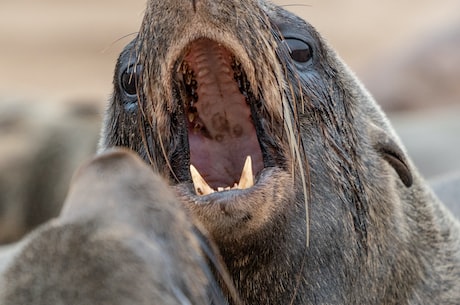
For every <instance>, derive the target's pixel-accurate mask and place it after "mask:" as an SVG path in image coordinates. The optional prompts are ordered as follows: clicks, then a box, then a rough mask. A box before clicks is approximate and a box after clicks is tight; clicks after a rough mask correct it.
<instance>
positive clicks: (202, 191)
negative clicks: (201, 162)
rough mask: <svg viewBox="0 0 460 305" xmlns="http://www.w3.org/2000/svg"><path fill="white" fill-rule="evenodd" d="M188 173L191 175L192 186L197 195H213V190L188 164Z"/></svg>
mask: <svg viewBox="0 0 460 305" xmlns="http://www.w3.org/2000/svg"><path fill="white" fill-rule="evenodd" d="M190 173H191V174H192V181H193V186H194V187H195V192H196V193H197V195H201V196H204V195H208V194H211V193H214V190H213V189H212V188H211V187H210V186H209V185H208V184H207V183H206V181H205V180H204V179H203V177H201V175H200V173H199V172H198V170H197V169H196V168H195V166H193V165H192V164H190Z"/></svg>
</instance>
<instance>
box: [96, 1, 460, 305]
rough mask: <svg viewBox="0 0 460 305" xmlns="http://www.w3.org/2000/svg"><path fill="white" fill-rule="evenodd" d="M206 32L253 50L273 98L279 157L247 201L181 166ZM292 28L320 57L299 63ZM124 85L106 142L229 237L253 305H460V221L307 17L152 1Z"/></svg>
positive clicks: (265, 108)
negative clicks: (131, 91) (191, 68)
mask: <svg viewBox="0 0 460 305" xmlns="http://www.w3.org/2000/svg"><path fill="white" fill-rule="evenodd" d="M192 4H195V7H194V8H193V5H192ZM193 9H195V11H194V10H193ZM248 33H251V34H250V35H249V34H248ZM203 36H204V37H208V38H211V39H214V40H216V41H219V42H221V43H222V44H224V45H225V46H227V47H228V48H229V49H230V50H231V51H232V52H233V53H234V54H235V55H237V56H238V57H239V59H240V61H241V63H242V65H243V67H244V70H245V71H246V73H247V75H248V79H249V80H250V83H251V86H252V91H253V93H254V94H255V95H256V96H257V97H258V99H259V101H260V102H261V106H260V109H259V110H258V111H259V112H258V121H257V122H256V124H258V128H261V129H263V130H264V131H265V136H264V137H265V138H264V139H263V141H262V142H263V145H265V146H264V147H263V148H264V150H266V151H269V152H270V153H272V154H273V155H274V156H275V158H274V160H273V164H270V166H269V169H267V171H265V172H264V173H263V175H262V176H263V177H261V178H260V182H259V183H258V184H257V185H256V186H255V187H253V188H252V189H251V190H248V191H245V196H244V197H243V196H235V197H234V200H230V199H229V198H218V197H216V199H215V200H214V201H212V202H206V199H203V198H200V197H197V196H193V194H192V191H193V188H192V186H191V183H190V174H189V172H188V171H187V170H181V168H184V167H182V165H183V164H184V163H187V161H188V158H189V156H188V151H187V149H186V147H187V146H186V145H187V143H186V142H184V140H183V139H184V136H183V134H181V132H183V128H181V124H184V123H183V120H182V118H183V115H184V113H183V107H181V105H179V104H177V103H174V101H176V100H177V96H175V94H176V93H175V92H174V84H173V82H172V79H171V76H170V75H171V71H175V70H174V69H175V68H177V67H175V60H176V59H177V57H178V56H180V52H181V50H183V48H184V47H185V46H186V45H187V43H188V42H190V41H192V40H193V39H195V38H197V37H203ZM287 36H295V37H297V38H301V39H302V40H304V41H306V42H308V43H309V44H310V46H311V47H312V50H313V58H312V60H311V61H310V62H309V63H308V64H305V65H302V64H298V63H295V62H294V61H292V60H291V58H290V56H289V52H288V50H287V48H286V46H285V45H284V44H283V42H282V41H283V39H284V37H287ZM133 63H137V64H141V65H143V67H144V72H143V75H142V77H141V79H140V82H139V84H138V85H139V87H138V96H137V98H136V99H134V103H135V105H136V106H137V107H136V106H135V107H131V106H132V105H133V104H132V103H133V100H132V99H131V100H130V99H128V98H127V97H126V96H124V95H123V91H122V89H121V87H120V74H121V73H122V71H123V70H124V69H125V68H126V67H127V66H128V65H129V64H133ZM114 85H115V90H114V95H113V98H112V101H111V103H110V105H109V107H108V109H107V114H106V120H105V126H104V129H103V132H102V139H101V150H105V149H107V148H109V147H112V146H126V147H129V148H131V149H133V150H135V151H136V152H138V153H139V155H140V156H141V157H142V158H143V159H144V160H145V161H146V162H148V163H150V165H151V167H152V168H153V170H154V171H155V172H156V173H157V174H158V175H159V176H162V177H163V178H164V179H166V180H167V181H168V182H169V185H170V189H171V190H173V191H174V192H175V196H176V197H175V198H178V200H179V201H180V202H181V204H182V205H183V206H184V208H185V210H186V211H187V213H188V215H189V217H190V218H191V219H192V220H193V221H194V222H197V223H200V224H201V225H203V226H204V227H205V228H206V230H207V231H208V232H209V234H210V236H211V238H212V239H213V241H214V242H215V243H216V244H217V246H218V249H219V251H220V253H221V255H222V257H223V259H224V261H225V264H226V267H227V268H228V271H229V274H230V276H231V277H232V279H233V281H234V284H235V286H236V288H237V290H238V293H239V296H240V297H241V298H242V300H243V303H244V304H254V305H255V304H299V305H300V304H459V303H460V293H459V291H460V289H459V286H460V284H459V283H460V281H459V279H460V249H459V247H460V240H459V238H460V228H459V224H458V222H457V220H455V219H454V218H453V217H452V216H451V214H450V213H449V212H448V211H447V210H446V209H445V208H444V206H443V205H442V204H441V203H440V202H439V201H438V199H437V198H436V197H435V196H434V195H433V193H432V191H431V190H430V189H429V187H428V186H427V184H426V183H425V181H424V180H423V178H422V177H421V176H420V175H419V174H418V172H417V170H416V169H415V168H414V166H413V164H412V162H411V161H410V160H409V159H408V158H407V156H406V153H405V151H404V148H403V146H402V145H401V143H400V141H399V139H398V137H397V136H396V135H395V133H394V131H393V129H392V128H391V126H390V124H389V123H388V120H387V119H386V117H385V115H384V114H383V113H382V111H381V110H380V108H379V106H378V105H377V104H376V103H375V101H374V100H373V99H372V97H371V96H370V95H369V94H368V93H367V91H366V90H365V89H364V88H363V86H362V85H361V84H360V83H359V81H358V80H357V79H356V78H355V76H354V75H353V73H352V72H351V71H350V70H349V69H348V68H347V67H346V66H345V65H344V64H343V63H342V61H341V60H340V58H339V57H338V56H337V55H336V54H335V52H334V51H333V50H332V49H331V48H330V47H329V46H328V45H327V43H326V42H325V41H324V40H323V39H322V38H321V37H320V35H319V34H318V33H317V32H316V31H315V30H314V29H313V28H312V27H311V26H310V25H309V24H307V23H305V22H304V21H303V20H301V19H299V18H297V17H296V16H294V15H292V14H291V13H288V12H286V11H284V10H283V9H281V8H279V7H276V6H273V5H271V4H268V3H265V2H263V1H260V2H256V1H251V0H235V1H219V0H218V1H205V0H197V1H193V3H192V2H187V1H185V2H184V1H173V0H171V1H154V0H152V1H150V2H149V4H148V8H147V11H146V14H145V17H144V21H143V24H142V27H141V30H140V33H139V36H138V37H137V38H136V39H135V40H134V41H133V42H132V43H131V44H130V45H129V46H127V48H126V49H125V51H124V52H123V53H122V54H121V56H120V60H119V62H118V64H117V68H116V72H115V81H114ZM127 105H130V106H129V107H127ZM133 109H134V110H133ZM185 168H187V167H185ZM173 169H179V170H173ZM114 186H116V185H115V184H114ZM152 187H157V186H155V185H152ZM160 188H163V186H161V187H160ZM138 192H139V194H140V195H142V194H143V191H138ZM229 197H230V198H231V196H229ZM156 200H161V197H158V198H157V199H156ZM159 230H161V228H159ZM186 232H187V230H186ZM186 234H187V233H186ZM181 268H182V267H181ZM184 268H185V267H184ZM185 274H186V275H187V274H188V273H185ZM134 279H136V280H137V278H134ZM224 288H225V286H224ZM224 290H225V289H224Z"/></svg>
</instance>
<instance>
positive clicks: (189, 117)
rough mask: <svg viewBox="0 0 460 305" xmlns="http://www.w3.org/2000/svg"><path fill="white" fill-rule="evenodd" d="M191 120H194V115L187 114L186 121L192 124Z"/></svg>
mask: <svg viewBox="0 0 460 305" xmlns="http://www.w3.org/2000/svg"><path fill="white" fill-rule="evenodd" d="M193 120H195V114H194V113H189V114H188V121H189V122H190V123H192V122H193Z"/></svg>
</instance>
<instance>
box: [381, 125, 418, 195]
mask: <svg viewBox="0 0 460 305" xmlns="http://www.w3.org/2000/svg"><path fill="white" fill-rule="evenodd" d="M373 127H375V128H374V130H373V132H372V141H373V143H372V144H373V146H374V148H375V150H376V151H377V152H378V153H380V154H381V155H382V157H383V159H384V160H385V161H387V162H388V163H389V164H390V165H391V167H393V168H394V170H395V171H396V173H398V176H399V178H400V179H401V181H402V182H403V183H404V185H405V186H406V187H410V186H412V182H413V178H412V173H411V171H410V169H409V165H408V162H407V158H406V156H405V155H404V152H403V151H402V150H401V148H400V147H399V146H398V144H396V142H395V141H394V140H393V139H392V138H390V137H389V136H388V134H387V133H386V132H385V131H383V130H382V129H380V128H379V127H377V126H373Z"/></svg>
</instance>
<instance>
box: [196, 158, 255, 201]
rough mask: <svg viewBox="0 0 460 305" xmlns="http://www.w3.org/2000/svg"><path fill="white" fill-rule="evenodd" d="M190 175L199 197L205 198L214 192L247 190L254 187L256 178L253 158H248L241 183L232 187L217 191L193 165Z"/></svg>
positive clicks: (220, 188)
mask: <svg viewBox="0 0 460 305" xmlns="http://www.w3.org/2000/svg"><path fill="white" fill-rule="evenodd" d="M190 173H191V175H192V181H193V186H194V188H195V192H196V194H197V195H200V196H204V195H209V194H212V193H214V192H223V191H229V190H234V189H241V190H243V189H247V188H250V187H252V186H253V185H254V176H253V174H252V159H251V156H247V157H246V161H245V163H244V167H243V171H242V172H241V177H240V181H239V182H238V183H235V184H234V185H233V186H232V187H230V186H227V187H218V188H217V190H215V189H213V188H212V187H210V186H209V184H208V183H207V182H206V180H204V178H203V177H202V176H201V175H200V173H199V172H198V170H197V169H196V167H195V166H193V165H192V164H191V165H190Z"/></svg>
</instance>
